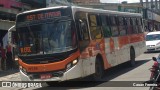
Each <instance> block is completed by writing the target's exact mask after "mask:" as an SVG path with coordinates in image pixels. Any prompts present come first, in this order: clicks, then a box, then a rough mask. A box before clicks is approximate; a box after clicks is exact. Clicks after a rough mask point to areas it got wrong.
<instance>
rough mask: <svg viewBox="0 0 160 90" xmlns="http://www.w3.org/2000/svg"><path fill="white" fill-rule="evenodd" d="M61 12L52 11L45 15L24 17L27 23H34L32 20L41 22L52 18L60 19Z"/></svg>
mask: <svg viewBox="0 0 160 90" xmlns="http://www.w3.org/2000/svg"><path fill="white" fill-rule="evenodd" d="M60 16H61V12H60V11H56V12H55V11H54V12H53V11H52V12H46V13H38V14H31V15H27V16H26V20H27V21H34V20H42V19H49V18H54V17H60Z"/></svg>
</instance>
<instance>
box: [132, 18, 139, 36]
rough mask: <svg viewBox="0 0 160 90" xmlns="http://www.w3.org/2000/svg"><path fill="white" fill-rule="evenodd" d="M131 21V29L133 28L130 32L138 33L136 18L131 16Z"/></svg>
mask: <svg viewBox="0 0 160 90" xmlns="http://www.w3.org/2000/svg"><path fill="white" fill-rule="evenodd" d="M131 22H132V29H133V31H132V34H135V33H138V30H137V25H136V19H135V18H131Z"/></svg>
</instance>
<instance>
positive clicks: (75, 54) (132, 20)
mask: <svg viewBox="0 0 160 90" xmlns="http://www.w3.org/2000/svg"><path fill="white" fill-rule="evenodd" d="M16 31H17V33H18V34H17V35H18V43H17V45H18V46H17V47H18V52H19V54H18V57H19V65H20V66H19V68H20V73H21V74H20V76H21V79H22V81H26V80H29V81H48V82H49V81H66V80H71V79H76V78H81V77H86V76H89V75H91V76H93V78H94V79H95V80H100V79H101V78H102V76H103V73H104V70H106V69H108V68H111V67H113V66H116V65H119V64H121V63H124V62H129V63H130V65H131V66H134V65H135V57H137V56H138V55H140V54H142V53H143V52H144V51H145V34H144V33H143V23H142V15H141V14H135V13H128V12H117V11H109V10H100V9H92V8H84V7H77V6H57V7H49V8H42V9H36V10H31V11H26V12H23V13H20V14H18V15H17V19H16Z"/></svg>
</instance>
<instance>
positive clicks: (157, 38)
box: [146, 31, 160, 52]
mask: <svg viewBox="0 0 160 90" xmlns="http://www.w3.org/2000/svg"><path fill="white" fill-rule="evenodd" d="M146 48H147V52H149V51H160V31H155V32H149V33H148V34H147V35H146Z"/></svg>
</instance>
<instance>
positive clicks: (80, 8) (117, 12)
mask: <svg viewBox="0 0 160 90" xmlns="http://www.w3.org/2000/svg"><path fill="white" fill-rule="evenodd" d="M69 7H71V8H72V10H73V12H76V11H85V12H97V13H108V14H115V15H126V16H130V15H132V16H142V14H140V13H130V12H119V11H112V10H103V9H94V8H87V7H79V6H56V7H47V8H40V9H34V10H29V11H25V12H22V13H19V14H26V13H31V12H37V11H45V10H51V9H58V8H69ZM19 14H18V15H19Z"/></svg>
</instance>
